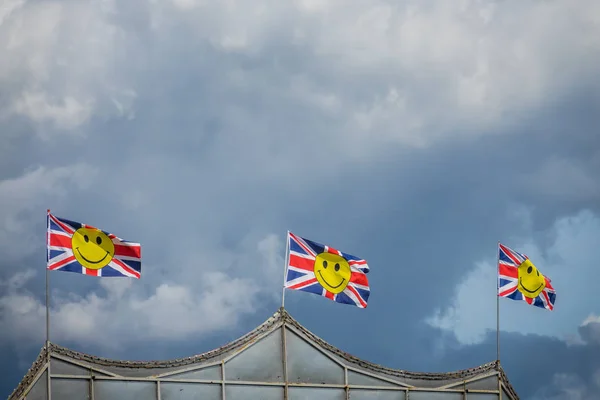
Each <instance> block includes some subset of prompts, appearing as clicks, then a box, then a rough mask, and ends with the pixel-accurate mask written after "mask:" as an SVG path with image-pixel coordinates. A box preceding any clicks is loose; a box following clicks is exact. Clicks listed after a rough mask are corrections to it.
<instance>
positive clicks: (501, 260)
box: [498, 243, 556, 310]
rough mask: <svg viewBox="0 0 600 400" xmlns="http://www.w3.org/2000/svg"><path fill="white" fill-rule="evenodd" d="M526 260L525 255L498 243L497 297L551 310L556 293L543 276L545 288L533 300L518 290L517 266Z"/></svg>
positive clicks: (548, 280) (547, 279)
mask: <svg viewBox="0 0 600 400" xmlns="http://www.w3.org/2000/svg"><path fill="white" fill-rule="evenodd" d="M528 259H529V257H527V256H526V255H524V254H521V253H519V252H516V251H514V250H512V249H510V248H508V247H506V246H504V245H503V244H500V243H498V296H500V297H507V298H509V299H512V300H521V301H525V302H526V303H527V304H530V305H532V306H536V307H540V308H545V309H547V310H553V309H554V301H555V300H556V292H555V290H554V288H553V287H552V284H551V283H550V279H549V278H548V277H546V276H544V282H545V287H544V289H543V290H542V291H541V292H540V294H539V295H538V296H537V297H535V298H531V297H528V296H524V295H523V292H522V291H521V289H520V288H519V279H520V277H519V266H520V265H521V264H522V263H523V262H524V261H525V260H528Z"/></svg>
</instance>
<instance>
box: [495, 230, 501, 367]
mask: <svg viewBox="0 0 600 400" xmlns="http://www.w3.org/2000/svg"><path fill="white" fill-rule="evenodd" d="M499 277H500V242H498V243H497V245H496V360H498V363H500V279H499Z"/></svg>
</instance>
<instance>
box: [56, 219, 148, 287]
mask: <svg viewBox="0 0 600 400" xmlns="http://www.w3.org/2000/svg"><path fill="white" fill-rule="evenodd" d="M47 222H48V232H47V258H46V260H47V269H49V270H52V271H68V272H75V273H78V274H83V275H92V276H105V277H111V276H113V277H114V276H126V277H131V278H137V279H139V278H140V277H141V273H142V255H141V253H142V248H141V245H140V244H139V243H133V242H129V241H126V240H123V239H120V238H118V237H117V236H115V235H114V234H112V233H109V232H105V231H102V230H100V229H98V228H95V227H93V226H91V225H86V224H82V223H79V222H74V221H69V220H67V219H64V218H58V217H56V216H54V215H52V214H51V213H50V211H48V216H47ZM103 239H104V242H103ZM78 244H81V247H84V248H85V249H84V250H82V249H81V248H80V246H79V245H78ZM86 251H87V252H88V253H86V254H84V253H85V252H86ZM89 254H92V255H95V257H89ZM98 254H99V256H96V255H98ZM86 255H88V257H87V258H86Z"/></svg>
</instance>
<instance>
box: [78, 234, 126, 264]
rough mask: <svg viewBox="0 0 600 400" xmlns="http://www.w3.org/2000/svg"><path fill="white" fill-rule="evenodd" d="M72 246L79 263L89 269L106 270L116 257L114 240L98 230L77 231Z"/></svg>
mask: <svg viewBox="0 0 600 400" xmlns="http://www.w3.org/2000/svg"><path fill="white" fill-rule="evenodd" d="M71 246H72V248H73V254H74V255H75V258H76V259H77V261H79V263H80V264H81V265H83V266H84V267H86V268H89V269H100V268H104V267H105V266H106V265H107V264H108V263H109V262H110V261H111V260H112V258H113V256H114V255H115V245H114V244H113V242H112V240H110V238H109V237H108V236H106V234H105V233H104V232H102V231H100V230H98V229H90V228H79V229H77V230H76V231H75V233H74V234H73V237H72V238H71Z"/></svg>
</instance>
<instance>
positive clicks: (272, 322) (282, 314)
mask: <svg viewBox="0 0 600 400" xmlns="http://www.w3.org/2000/svg"><path fill="white" fill-rule="evenodd" d="M281 324H290V325H291V326H293V327H294V328H296V329H298V330H299V331H300V332H301V333H302V334H304V335H306V336H307V337H308V338H309V339H311V340H313V341H314V342H315V343H316V344H318V345H319V346H321V347H323V348H324V349H325V350H327V351H329V352H331V353H333V354H335V355H337V356H338V357H340V358H342V359H344V360H346V361H348V362H349V363H351V364H354V365H358V366H360V367H361V368H365V369H368V370H371V371H374V372H380V373H384V374H388V375H393V376H396V377H401V378H408V379H420V380H448V379H456V380H462V379H469V378H472V377H475V376H477V375H481V374H484V373H487V372H491V371H498V372H499V375H500V380H501V381H502V383H503V384H504V386H505V387H506V390H507V391H508V392H509V394H510V395H512V396H513V397H514V398H515V399H516V400H518V399H519V396H518V395H517V393H516V391H515V390H514V388H513V387H512V385H511V384H510V382H509V381H508V378H507V376H506V373H505V372H504V370H503V368H502V366H501V365H500V363H499V362H498V361H492V362H490V363H487V364H483V365H480V366H478V367H474V368H468V369H462V370H456V371H451V372H413V371H406V370H400V369H392V368H387V367H383V366H381V365H378V364H374V363H371V362H369V361H365V360H362V359H359V358H357V357H354V356H353V355H351V354H349V353H346V352H344V351H342V350H340V349H338V348H337V347H335V346H333V345H331V344H329V343H327V342H326V341H324V340H323V339H321V338H320V337H318V336H317V335H315V334H314V333H312V332H311V331H309V330H308V329H307V328H305V327H304V326H302V325H301V324H300V323H299V322H298V321H296V320H295V319H294V318H293V317H292V316H291V315H290V314H289V313H288V312H287V311H286V310H285V309H284V308H283V307H282V308H280V309H279V310H277V312H275V314H273V315H272V316H271V317H270V318H269V319H267V320H266V321H265V322H263V323H262V324H261V325H259V326H258V327H256V328H254V329H253V330H252V331H250V332H248V333H247V334H245V335H244V336H242V337H240V338H238V339H236V340H234V341H232V342H229V343H227V344H225V345H224V346H221V347H219V348H217V349H214V350H210V351H207V352H205V353H202V354H198V355H194V356H190V357H184V358H177V359H172V360H164V361H125V360H114V359H108V358H103V357H97V356H93V355H89V354H85V353H81V352H78V351H75V350H71V349H68V348H66V347H62V346H59V345H57V344H54V343H50V347H49V350H50V352H51V353H55V354H59V355H63V356H66V357H70V358H73V359H76V360H81V361H86V362H89V363H92V364H98V365H105V366H113V367H123V368H171V367H179V366H185V365H189V364H193V363H196V362H200V361H205V360H207V359H211V358H215V357H217V356H219V355H220V354H223V353H227V352H230V351H232V350H235V349H237V348H239V347H243V346H244V345H246V344H248V343H249V342H251V341H252V340H254V339H256V338H257V337H258V336H261V335H263V334H264V333H267V332H268V331H272V330H274V329H277V328H279V326H280V325H281ZM46 359H47V358H46V346H44V347H42V349H41V351H40V353H39V355H38V357H37V358H36V360H35V361H34V363H33V365H32V366H31V368H30V369H29V371H28V372H27V374H26V375H25V376H24V378H23V379H22V380H21V382H20V383H19V385H18V386H17V388H16V389H15V390H14V391H13V393H12V394H11V395H10V396H9V398H8V399H9V400H16V399H18V398H19V397H20V396H21V395H22V394H23V392H24V391H25V389H26V388H27V387H28V386H29V385H30V384H31V383H32V382H31V381H32V380H33V379H34V377H35V376H36V375H37V374H38V372H39V371H40V370H41V369H42V368H43V367H44V365H45V362H46Z"/></svg>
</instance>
